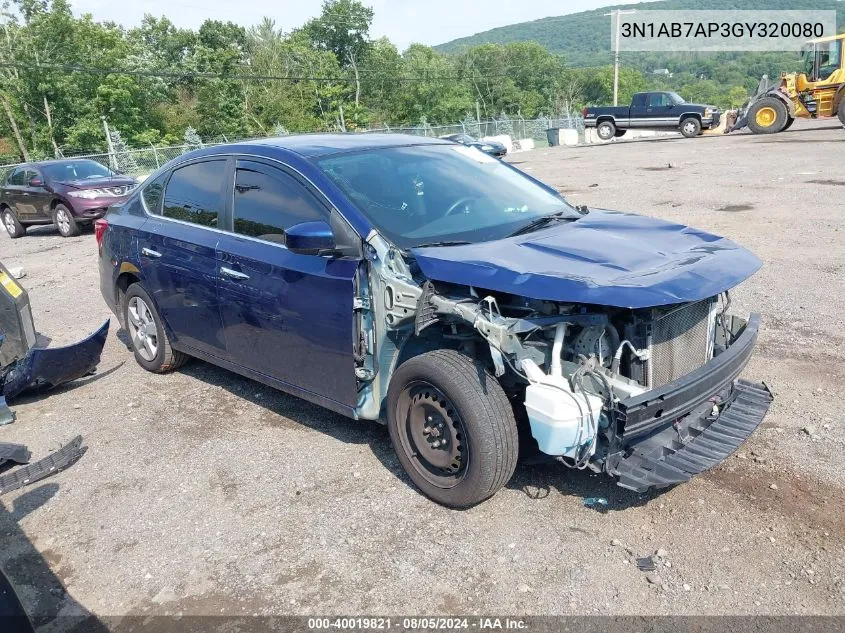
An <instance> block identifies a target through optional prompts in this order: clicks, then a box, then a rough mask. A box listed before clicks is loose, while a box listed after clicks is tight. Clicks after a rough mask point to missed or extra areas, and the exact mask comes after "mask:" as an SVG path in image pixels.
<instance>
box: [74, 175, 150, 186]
mask: <svg viewBox="0 0 845 633" xmlns="http://www.w3.org/2000/svg"><path fill="white" fill-rule="evenodd" d="M59 184H62V185H65V186H67V187H74V188H76V189H100V188H104V187H105V188H108V187H125V186H126V185H137V184H138V181H137V180H135V179H134V178H127V177H125V176H115V177H113V178H83V179H80V180H61V181H59Z"/></svg>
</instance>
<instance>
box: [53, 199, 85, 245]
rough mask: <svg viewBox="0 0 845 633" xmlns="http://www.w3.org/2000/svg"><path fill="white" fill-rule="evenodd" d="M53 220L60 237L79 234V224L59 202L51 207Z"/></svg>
mask: <svg viewBox="0 0 845 633" xmlns="http://www.w3.org/2000/svg"><path fill="white" fill-rule="evenodd" d="M53 222H54V223H55V225H56V228H57V229H59V235H61V236H62V237H76V236H77V235H79V224H77V222H76V220H75V219H74V217H73V214H72V213H71V212H70V209H68V208H67V207H66V206H65V205H63V204H62V203H59V204H57V205H56V207H55V208H54V209H53Z"/></svg>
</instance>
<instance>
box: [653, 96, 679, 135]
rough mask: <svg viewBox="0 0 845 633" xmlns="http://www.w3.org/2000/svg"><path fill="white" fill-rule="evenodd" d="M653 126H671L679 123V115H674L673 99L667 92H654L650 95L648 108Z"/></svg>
mask: <svg viewBox="0 0 845 633" xmlns="http://www.w3.org/2000/svg"><path fill="white" fill-rule="evenodd" d="M646 116H647V117H648V119H649V121H650V123H649V125H650V126H651V127H669V126H674V125H677V123H678V117H677V115H676V116H674V117H672V99H671V98H670V97H669V95H668V94H666V93H665V92H653V93H651V94H650V95H649V96H648V107H647V108H646Z"/></svg>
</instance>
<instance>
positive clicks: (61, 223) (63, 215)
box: [56, 209, 70, 235]
mask: <svg viewBox="0 0 845 633" xmlns="http://www.w3.org/2000/svg"><path fill="white" fill-rule="evenodd" d="M56 225H58V227H59V232H60V233H61V234H62V235H66V234H68V233H70V218H69V217H68V215H67V211H65V210H64V209H59V210H58V211H56Z"/></svg>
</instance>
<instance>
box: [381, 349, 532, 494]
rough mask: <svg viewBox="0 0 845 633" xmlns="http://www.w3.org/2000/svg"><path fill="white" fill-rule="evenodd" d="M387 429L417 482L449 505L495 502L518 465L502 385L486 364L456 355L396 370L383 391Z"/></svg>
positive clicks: (437, 355) (421, 359)
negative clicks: (485, 501)
mask: <svg viewBox="0 0 845 633" xmlns="http://www.w3.org/2000/svg"><path fill="white" fill-rule="evenodd" d="M387 427H388V430H389V432H390V441H391V442H392V444H393V449H394V450H395V451H396V455H397V457H398V458H399V462H400V463H401V464H402V468H404V469H405V472H406V473H408V476H409V477H410V478H411V480H412V481H413V482H414V484H416V486H417V487H418V488H419V489H420V491H421V492H422V493H423V494H424V495H426V496H427V497H428V498H430V499H432V500H434V501H436V502H437V503H440V504H442V505H444V506H448V507H450V508H467V507H470V506H473V505H475V504H477V503H480V502H481V501H484V500H485V499H488V498H490V497H492V496H493V495H494V494H495V493H496V491H497V490H499V488H501V487H502V486H504V485H505V484H506V483H507V482H508V481H509V480H510V478H511V476H512V475H513V471H514V469H515V468H516V461H517V457H518V455H519V435H518V431H517V425H516V421H515V419H514V415H513V409H512V407H511V404H510V402H509V401H508V398H507V396H506V395H505V392H504V391H503V390H502V386H501V385H500V384H499V381H498V380H496V378H495V377H494V376H493V375H492V374H491V373H490V372H489V371H488V370H487V369H486V368H485V366H484V364H483V363H481V362H480V361H478V360H475V359H472V358H470V357H468V356H466V355H464V354H461V353H459V352H457V351H455V350H449V349H442V350H436V351H433V352H426V353H425V354H421V355H419V356H415V357H413V358H411V359H410V360H408V361H406V362H405V363H402V365H400V366H399V368H398V369H397V370H396V371H395V373H394V374H393V377H392V378H391V380H390V387H389V388H388V391H387ZM440 438H442V442H443V444H441V445H440V446H438V445H437V443H438V442H440V441H441V439H440Z"/></svg>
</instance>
